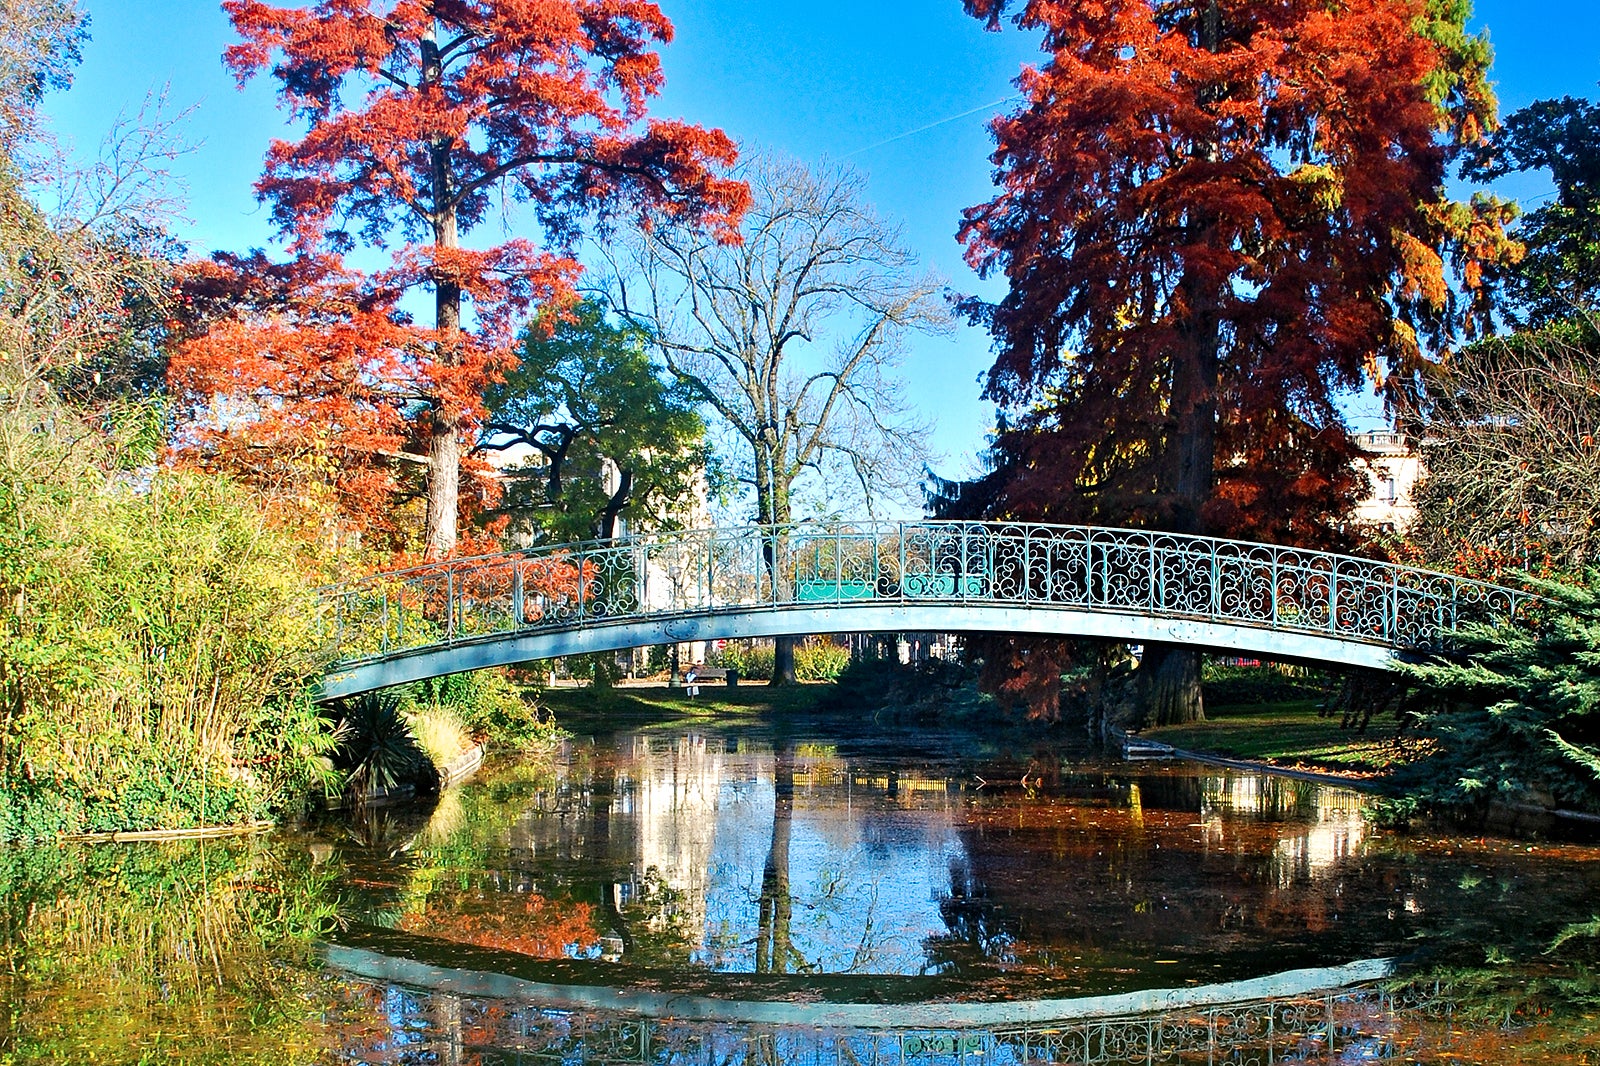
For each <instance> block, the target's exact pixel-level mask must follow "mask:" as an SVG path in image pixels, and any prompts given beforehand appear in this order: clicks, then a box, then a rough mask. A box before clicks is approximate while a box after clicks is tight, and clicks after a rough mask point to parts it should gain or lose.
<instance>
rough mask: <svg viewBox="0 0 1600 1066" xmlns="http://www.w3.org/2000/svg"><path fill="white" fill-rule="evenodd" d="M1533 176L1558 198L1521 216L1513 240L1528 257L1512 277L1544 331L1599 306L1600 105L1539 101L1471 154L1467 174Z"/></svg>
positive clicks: (1568, 100) (1529, 315)
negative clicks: (1542, 174) (1551, 185)
mask: <svg viewBox="0 0 1600 1066" xmlns="http://www.w3.org/2000/svg"><path fill="white" fill-rule="evenodd" d="M1532 170H1543V171H1547V172H1548V173H1549V174H1550V177H1551V179H1552V180H1553V181H1554V182H1555V197H1554V199H1552V200H1550V201H1549V202H1548V203H1546V204H1545V205H1544V206H1542V207H1540V208H1539V209H1538V210H1536V211H1533V212H1530V213H1529V214H1527V215H1526V216H1524V217H1523V219H1522V221H1521V223H1520V224H1519V225H1518V227H1517V229H1516V234H1515V235H1516V237H1517V238H1518V239H1520V240H1521V241H1522V242H1523V244H1524V245H1526V246H1527V254H1526V255H1525V256H1524V258H1523V259H1522V261H1521V262H1520V263H1518V264H1516V265H1514V266H1512V267H1511V268H1510V269H1509V270H1508V271H1507V273H1508V275H1509V277H1508V280H1509V282H1510V286H1509V288H1510V290H1511V293H1512V294H1513V295H1514V296H1515V297H1516V298H1517V301H1518V302H1519V303H1520V304H1521V307H1522V310H1523V312H1524V313H1525V314H1526V316H1527V318H1528V320H1529V321H1530V322H1531V323H1532V324H1534V325H1544V324H1547V323H1549V322H1551V321H1553V320H1558V319H1563V318H1567V317H1569V316H1571V315H1572V314H1574V313H1575V312H1580V311H1582V312H1587V311H1593V310H1594V309H1595V308H1597V307H1600V106H1597V105H1595V104H1593V103H1591V102H1590V101H1588V100H1580V99H1576V98H1574V97H1571V96H1564V97H1562V98H1561V99H1559V100H1536V101H1534V102H1533V103H1532V104H1529V105H1528V106H1527V107H1525V108H1523V109H1522V110H1520V111H1517V112H1516V113H1514V114H1512V115H1511V116H1510V117H1509V118H1507V119H1506V120H1505V125H1504V126H1502V127H1501V128H1500V130H1499V132H1498V133H1496V134H1495V136H1494V137H1493V139H1492V140H1490V141H1489V142H1488V143H1487V144H1485V145H1484V146H1483V147H1482V148H1480V149H1479V150H1478V151H1477V152H1476V153H1474V156H1473V159H1472V161H1471V168H1470V173H1471V175H1472V176H1474V177H1477V178H1480V179H1483V180H1493V179H1496V178H1503V177H1505V176H1507V175H1508V174H1521V173H1526V172H1527V171H1532Z"/></svg>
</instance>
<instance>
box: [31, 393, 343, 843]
mask: <svg viewBox="0 0 1600 1066" xmlns="http://www.w3.org/2000/svg"><path fill="white" fill-rule="evenodd" d="M0 391H3V390H0ZM125 459H126V455H125V454H124V453H122V452H121V451H120V450H119V445H118V442H117V441H115V440H112V439H108V438H107V437H106V436H105V435H104V434H103V433H101V432H100V430H99V428H98V427H95V426H90V425H87V424H85V423H83V422H81V421H80V420H78V419H77V418H76V417H75V416H74V415H73V413H72V412H70V411H67V410H65V409H63V408H61V407H59V406H53V405H51V404H49V403H48V402H45V401H39V402H37V403H11V404H8V405H7V406H5V407H4V408H3V409H0V792H3V793H4V794H5V799H6V800H8V801H9V802H4V803H0V807H3V808H5V810H4V813H3V814H0V837H4V838H6V839H18V838H25V839H36V838H39V837H44V836H50V835H54V834H55V833H59V832H81V831H95V830H102V829H153V828H183V827H193V826H199V825H209V824H218V823H219V822H222V823H233V822H240V821H249V820H253V819H257V818H262V817H266V816H268V815H269V814H270V813H271V812H272V811H275V810H278V811H281V810H286V809H291V808H293V807H295V806H297V805H298V804H301V803H303V802H304V798H305V795H306V794H307V793H308V791H309V790H310V788H311V786H312V785H313V784H314V783H316V782H317V780H318V779H319V776H320V775H321V774H322V773H323V766H324V764H323V762H322V761H321V759H320V756H322V755H323V754H324V753H325V752H326V751H327V750H328V749H329V746H330V744H331V736H330V732H329V729H328V726H327V723H326V722H325V720H324V719H323V717H322V716H321V714H320V713H319V712H318V711H317V709H316V708H315V707H314V706H313V705H312V704H311V702H310V700H309V698H308V696H307V689H308V686H309V684H310V683H311V682H312V681H314V680H315V679H317V678H319V677H320V675H321V673H322V669H323V666H324V661H323V658H322V656H321V654H320V652H319V649H320V647H321V645H322V641H321V638H320V635H319V633H318V632H317V610H316V595H315V587H316V584H317V582H316V580H314V579H308V578H307V577H306V576H303V575H306V574H308V573H311V572H313V571H314V570H315V567H316V560H315V559H314V558H313V557H312V556H310V554H309V551H310V549H309V547H308V546H307V545H305V544H302V543H299V542H297V541H295V540H293V539H292V538H291V537H290V536H288V535H287V534H286V533H285V532H283V531H282V530H280V529H278V528H276V527H274V526H273V525H272V524H271V523H269V522H268V521H267V520H266V518H265V517H264V516H263V514H262V513H261V511H260V509H259V508H258V507H257V506H256V505H255V503H254V501H253V500H252V499H251V498H250V496H249V495H248V494H247V493H246V492H245V491H244V490H242V489H241V488H239V487H238V486H236V485H234V484H233V483H231V482H229V481H227V480H226V479H222V478H218V477H214V476H208V475H204V474H197V473H186V472H181V471H161V470H157V471H155V472H153V473H151V472H146V473H144V474H142V475H140V476H134V475H131V474H129V473H127V472H125V470H124V469H123V467H124V466H125V465H126V464H125Z"/></svg>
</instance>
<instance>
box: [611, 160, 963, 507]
mask: <svg viewBox="0 0 1600 1066" xmlns="http://www.w3.org/2000/svg"><path fill="white" fill-rule="evenodd" d="M740 176H741V177H742V178H744V179H745V180H746V181H748V182H749V184H750V188H751V193H752V196H753V199H754V204H753V206H752V207H751V209H750V212H749V214H748V215H746V216H745V223H744V226H743V229H742V234H743V242H742V243H741V244H738V245H731V244H727V243H725V242H720V241H718V240H717V238H716V236H715V235H714V234H710V233H707V232H705V231H703V230H696V229H692V228H689V227H657V228H655V229H652V230H649V231H645V232H636V233H633V234H630V235H629V236H627V237H625V238H623V239H621V240H619V241H615V242H613V243H611V244H610V245H608V246H607V248H606V253H607V254H608V256H609V257H610V259H611V265H612V267H613V270H612V279H611V280H612V291H611V294H610V295H611V297H612V300H613V303H614V304H615V306H616V308H617V310H618V311H619V312H620V313H621V314H622V315H623V316H624V317H625V318H627V319H628V320H630V321H631V322H633V323H635V324H636V325H638V326H640V327H641V328H643V329H644V330H646V331H647V332H648V333H649V335H650V336H651V337H653V338H654V340H655V343H656V345H657V346H658V348H659V350H660V352H661V355H662V358H663V360H664V362H665V363H666V366H667V368H668V370H669V371H670V372H671V373H672V374H673V375H675V376H676V377H677V378H678V379H679V380H680V381H682V382H684V383H686V384H687V385H689V386H690V387H691V388H692V389H693V390H694V391H695V393H696V394H697V395H698V396H699V398H700V399H701V400H702V401H704V403H705V404H706V406H708V407H709V408H711V410H713V411H715V412H716V414H717V415H718V416H720V419H721V421H722V422H723V423H725V425H726V427H727V428H728V429H729V430H730V431H731V432H732V433H733V435H734V436H735V437H736V438H737V439H738V440H740V441H741V442H742V444H743V448H742V449H741V450H743V451H745V453H746V454H745V455H744V456H742V457H741V458H742V465H741V469H740V476H741V477H742V479H743V480H744V481H745V482H746V483H748V484H749V485H750V486H751V488H752V489H753V490H754V492H755V502H756V514H757V517H758V519H759V520H760V521H763V522H788V521H790V520H791V519H792V518H793V516H794V508H795V487H796V482H797V481H799V480H800V478H801V477H802V476H803V475H804V474H805V473H806V472H808V471H817V472H822V471H828V472H836V471H838V470H840V469H841V468H842V469H843V470H845V471H848V474H849V476H850V477H851V478H852V479H853V480H854V481H855V482H856V484H857V485H858V486H859V488H860V490H861V492H862V494H863V495H864V496H865V497H866V498H867V503H868V506H869V507H870V506H871V505H872V504H873V502H874V500H875V499H877V498H879V497H881V495H882V494H884V493H886V492H893V491H895V490H897V489H902V488H907V487H909V486H910V485H911V484H912V483H913V482H914V481H915V480H916V479H917V478H918V476H919V475H920V473H921V470H922V463H923V461H924V460H925V459H926V457H927V451H926V440H927V428H926V426H925V425H924V424H923V423H922V422H921V421H920V420H919V419H918V418H917V417H916V416H915V415H914V413H913V412H912V411H911V410H910V408H909V405H908V404H907V403H906V402H905V399H904V390H903V385H904V382H903V381H902V380H901V379H900V378H899V376H898V374H897V369H898V366H899V363H900V359H901V356H902V355H903V343H904V340H905V338H906V336H907V334H909V333H914V332H931V331H940V330H944V329H946V328H948V325H949V316H948V313H947V309H946V307H945V303H944V301H943V299H942V297H941V293H942V291H943V288H944V286H943V283H942V282H941V281H940V279H939V278H938V277H936V276H934V275H933V274H929V273H920V272H917V271H916V259H915V257H914V256H913V255H912V254H911V252H910V251H908V250H907V249H906V248H905V246H904V245H903V243H902V241H901V238H900V234H899V232H898V231H897V230H896V229H895V228H894V227H892V226H890V225H888V224H886V223H885V222H884V221H883V220H881V219H879V218H878V217H877V215H876V214H875V213H874V212H873V211H872V209H871V208H870V207H869V206H868V205H867V204H866V203H865V202H864V199H863V196H862V192H863V181H862V179H861V178H860V177H859V176H858V175H857V174H855V173H854V172H852V171H850V170H848V169H845V168H828V169H825V170H821V171H818V172H813V171H811V170H808V169H807V168H806V167H804V166H803V165H801V164H799V163H797V162H793V161H789V160H780V159H774V158H771V157H756V158H754V159H753V160H752V161H751V162H749V163H748V164H746V165H745V166H744V167H743V168H742V173H741V175H740Z"/></svg>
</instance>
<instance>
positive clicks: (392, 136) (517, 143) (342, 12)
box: [177, 0, 748, 558]
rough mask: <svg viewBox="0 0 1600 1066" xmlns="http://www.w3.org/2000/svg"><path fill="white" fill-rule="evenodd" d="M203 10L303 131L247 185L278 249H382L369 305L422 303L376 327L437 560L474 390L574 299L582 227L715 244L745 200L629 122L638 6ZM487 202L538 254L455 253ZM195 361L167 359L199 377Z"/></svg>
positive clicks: (650, 71)
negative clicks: (532, 325) (413, 444)
mask: <svg viewBox="0 0 1600 1066" xmlns="http://www.w3.org/2000/svg"><path fill="white" fill-rule="evenodd" d="M223 7H224V9H225V10H226V11H227V13H228V15H229V17H230V18H231V19H232V21H233V25H234V28H235V29H236V30H237V32H238V33H239V35H240V37H241V41H240V43H238V44H236V45H234V46H232V47H231V48H229V49H228V52H227V55H226V62H227V64H228V66H229V68H230V69H231V70H232V71H233V72H234V74H235V75H236V76H237V77H238V79H239V81H240V83H241V84H242V83H243V82H244V81H246V80H247V79H249V78H250V77H252V76H254V75H255V74H257V73H259V72H261V71H263V70H270V72H271V74H272V76H273V77H274V78H275V79H276V80H277V82H278V95H279V99H280V101H281V102H282V104H283V105H284V106H285V107H286V108H287V109H288V110H289V111H291V112H292V113H293V115H294V116H295V118H296V119H298V120H300V121H301V122H303V123H304V124H305V126H306V131H305V135H304V136H303V137H301V138H300V139H299V140H296V141H278V142H275V143H274V144H273V145H272V147H271V149H270V151H269V152H268V155H267V160H266V168H265V173H264V174H263V176H262V178H261V179H260V181H258V182H257V183H256V191H257V194H258V196H259V197H260V199H261V200H262V201H263V202H264V203H266V204H267V205H269V206H270V208H271V210H272V217H273V220H274V222H275V223H276V224H277V226H278V228H279V231H280V234H281V235H282V236H283V237H285V238H286V239H287V240H288V241H289V242H290V248H291V250H292V251H293V252H294V253H295V254H296V255H299V256H316V255H327V254H334V255H341V254H344V253H347V252H349V251H350V250H352V249H354V248H355V247H357V246H358V245H366V246H368V247H372V248H384V247H387V246H389V245H390V244H391V242H396V241H398V242H399V243H398V250H397V251H396V252H395V258H394V264H393V266H392V267H391V268H389V269H388V270H386V271H384V272H382V273H381V274H380V275H379V276H378V277H377V279H376V281H375V282H374V283H373V285H372V287H373V288H374V290H394V291H396V293H397V295H396V298H395V301H394V303H393V304H392V305H391V308H393V307H398V306H400V302H401V300H403V298H404V294H405V292H408V291H411V290H416V289H420V290H425V291H429V292H431V294H432V304H433V322H432V324H431V325H418V324H414V323H410V322H409V320H406V319H405V316H403V315H400V314H398V313H393V312H392V310H391V313H390V314H389V315H388V318H389V320H390V323H391V327H392V328H397V329H404V330H407V331H409V333H410V336H409V338H408V339H407V340H406V341H405V342H404V343H403V344H396V345H393V346H392V350H393V351H394V352H395V353H397V354H398V353H403V356H402V357H401V360H400V361H401V362H402V363H403V364H404V368H403V369H402V368H401V367H399V366H396V367H394V368H393V369H394V371H395V374H396V379H395V380H396V381H398V382H403V385H401V386H400V387H402V388H404V389H410V390H413V391H414V393H415V395H416V397H417V400H416V402H415V403H414V404H412V405H409V406H405V407H403V408H401V409H400V410H402V411H403V413H404V414H405V416H406V418H407V419H408V421H409V423H410V424H409V425H408V426H407V433H408V434H410V435H412V436H415V437H416V438H418V439H419V443H420V447H421V448H422V449H423V450H425V451H426V455H427V463H426V469H427V483H426V497H427V518H426V533H425V541H426V552H427V554H428V555H429V556H430V557H432V558H439V557H443V556H446V555H449V554H451V553H452V552H453V551H454V549H455V547H456V539H457V516H458V508H459V500H458V495H459V491H460V490H459V486H460V473H461V461H462V451H463V437H464V435H465V434H466V433H469V432H470V431H471V430H472V427H473V424H474V420H475V419H476V418H478V417H479V416H480V414H481V402H482V401H481V397H482V394H483V389H484V387H485V385H487V384H488V383H489V382H491V381H493V380H494V379H495V377H496V376H497V374H498V373H499V372H500V371H501V370H502V369H503V368H505V367H506V366H508V365H510V363H511V361H512V360H514V358H515V355H514V340H515V330H514V329H513V328H510V327H511V324H512V323H513V321H514V319H515V318H516V317H517V315H518V313H520V312H523V311H525V310H526V306H527V304H526V301H527V300H530V299H531V300H534V301H537V302H543V303H551V302H554V303H558V304H559V303H561V302H564V301H569V300H571V299H572V298H573V283H574V280H575V278H576V276H577V273H578V265H577V263H576V261H575V260H574V259H573V258H572V256H571V255H570V253H569V252H568V251H566V249H568V248H569V247H570V245H571V244H572V242H573V241H574V240H575V238H576V236H577V235H578V233H579V232H580V230H581V228H582V225H583V224H584V222H585V220H586V219H588V218H591V217H593V216H594V215H595V214H596V213H601V214H604V213H607V212H614V211H618V210H624V209H631V210H636V211H638V212H640V213H642V214H643V215H644V216H645V217H647V218H648V217H650V216H652V215H657V214H665V215H668V216H673V217H691V218H694V219H696V220H699V221H702V222H704V223H706V224H708V225H711V226H712V227H714V228H717V229H719V230H720V231H721V232H723V233H725V234H726V235H727V236H728V238H729V239H734V237H735V234H736V227H737V223H738V219H739V216H740V214H741V212H742V211H743V209H744V205H745V202H746V200H747V198H748V192H747V190H746V189H745V187H744V186H743V185H742V184H740V183H738V182H736V181H733V180H731V179H729V178H727V177H725V176H724V168H726V167H727V166H729V165H731V164H732V162H733V161H734V158H735V154H736V153H735V149H734V145H733V143H732V141H731V140H730V139H729V138H728V137H727V136H726V135H725V134H723V133H722V132H721V131H718V130H707V129H704V128H702V127H699V126H693V125H688V124H686V123H681V122H672V121H662V120H658V119H651V118H648V117H647V115H646V105H647V103H648V102H649V100H650V98H651V97H653V96H655V95H656V94H657V93H659V91H660V88H661V85H662V80H663V78H662V73H661V64H660V58H659V56H658V55H657V53H656V52H655V51H654V46H655V45H657V44H660V43H664V42H667V41H669V40H670V39H671V36H672V26H671V24H670V23H669V22H668V21H667V19H666V18H665V17H664V16H663V15H662V13H661V11H660V10H659V9H658V8H657V7H656V5H655V4H653V3H647V2H644V0H323V2H321V3H317V4H314V5H309V6H304V7H280V6H277V5H274V4H268V3H263V2H261V0H226V2H225V3H224V4H223ZM507 200H516V201H521V202H522V203H523V204H525V205H526V206H527V208H528V210H529V212H530V214H531V217H532V218H533V219H534V220H535V221H536V222H537V224H538V225H539V226H540V228H541V230H542V232H543V234H544V237H545V243H546V244H547V245H548V246H549V247H551V248H554V249H556V251H553V252H549V251H540V250H538V249H537V248H535V247H534V246H533V245H531V244H529V243H526V242H520V241H518V242H510V243H505V244H501V245H498V246H495V247H491V248H487V249H469V248H465V247H463V246H462V238H463V236H464V235H465V234H467V233H468V232H469V231H471V230H472V229H473V228H474V227H476V226H478V225H479V224H480V223H481V222H483V221H484V220H485V219H486V218H487V217H488V215H489V213H490V212H491V210H492V209H493V208H494V206H495V205H496V204H497V203H503V202H505V201H507ZM512 278H516V279H517V280H516V283H515V284H510V283H509V279H512ZM344 325H345V326H347V327H350V328H352V329H354V328H355V327H356V320H355V319H353V318H352V319H346V320H345V322H344ZM247 341H248V337H247V336H245V335H244V332H241V331H236V333H235V335H234V336H232V337H231V338H230V339H228V340H226V341H223V342H219V347H220V346H221V345H225V344H226V345H232V346H233V347H234V350H235V353H236V355H237V357H238V358H239V359H241V360H244V361H245V362H248V361H249V360H250V359H252V358H254V356H253V355H252V354H251V351H250V349H249V345H248V343H246V342H247ZM208 343H209V342H208V341H206V340H205V339H201V340H199V341H196V342H194V344H193V345H191V346H188V348H187V356H188V357H189V358H192V359H195V360H200V359H201V358H202V356H204V355H205V354H206V345H207V344H208ZM218 355H220V353H219V352H217V351H216V350H215V349H213V351H212V352H211V353H210V357H211V358H215V357H216V356H218ZM177 372H178V373H180V374H181V373H183V369H182V367H180V368H179V369H178V371H177ZM385 373H387V371H385ZM368 386H372V387H387V385H386V383H384V382H382V381H377V380H364V381H363V387H368ZM281 402H282V403H283V404H284V405H289V404H291V403H293V402H294V400H293V397H291V396H286V397H284V398H283V400H282V401H281Z"/></svg>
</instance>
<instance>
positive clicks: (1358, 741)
mask: <svg viewBox="0 0 1600 1066" xmlns="http://www.w3.org/2000/svg"><path fill="white" fill-rule="evenodd" d="M1206 717H1207V720H1206V721H1204V722H1197V723H1195V724H1193V725H1177V726H1163V727H1160V728H1156V729H1147V730H1145V731H1144V732H1143V733H1142V734H1141V735H1142V736H1144V737H1147V738H1149V739H1151V740H1159V741H1161V742H1162V743H1164V744H1171V745H1172V746H1173V747H1175V748H1182V749H1184V750H1186V751H1195V752H1202V753H1205V754H1209V755H1220V756H1225V757H1227V758H1234V759H1258V760H1265V761H1268V762H1274V763H1280V764H1283V765H1287V766H1293V765H1301V766H1325V767H1328V768H1329V769H1334V770H1353V771H1362V772H1382V771H1385V770H1388V769H1390V768H1392V767H1393V766H1395V765H1397V764H1398V763H1401V762H1403V761H1405V756H1404V754H1403V752H1402V751H1401V750H1400V749H1399V748H1398V747H1397V746H1396V745H1395V744H1394V743H1393V741H1392V739H1391V738H1390V737H1389V736H1387V735H1386V731H1385V730H1383V729H1381V727H1380V728H1379V729H1375V730H1371V731H1369V732H1368V733H1366V734H1360V733H1354V732H1351V731H1350V730H1346V729H1340V728H1339V720H1338V719H1337V718H1323V717H1320V716H1319V715H1318V714H1317V707H1316V702H1315V701H1313V700H1303V701H1294V702H1285V703H1268V704H1251V705H1222V706H1218V707H1208V708H1207V709H1206Z"/></svg>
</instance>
